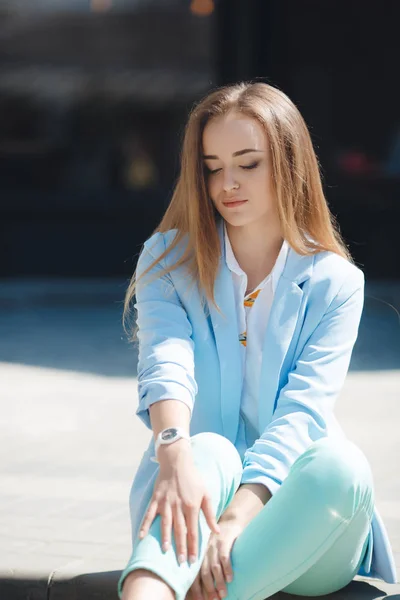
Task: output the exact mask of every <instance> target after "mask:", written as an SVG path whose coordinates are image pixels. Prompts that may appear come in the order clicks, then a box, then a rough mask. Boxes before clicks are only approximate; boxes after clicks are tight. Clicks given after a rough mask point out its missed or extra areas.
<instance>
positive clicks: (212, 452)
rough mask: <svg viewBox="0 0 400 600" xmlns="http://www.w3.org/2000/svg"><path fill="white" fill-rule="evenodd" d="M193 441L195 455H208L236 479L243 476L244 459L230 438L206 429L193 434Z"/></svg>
mask: <svg viewBox="0 0 400 600" xmlns="http://www.w3.org/2000/svg"><path fill="white" fill-rule="evenodd" d="M191 442H192V449H193V452H194V455H195V457H196V456H197V457H204V456H207V457H209V458H210V460H211V461H212V463H214V464H217V465H218V468H219V470H220V471H222V472H223V473H225V474H227V475H228V474H229V475H230V476H231V477H233V478H235V479H237V478H238V477H239V479H240V478H241V476H242V471H243V466H242V460H241V458H240V455H239V452H238V451H237V449H236V447H235V446H234V444H232V442H231V441H230V440H228V438H226V437H224V436H223V435H220V434H218V433H214V432H212V431H204V432H202V433H197V434H196V435H193V436H192V437H191Z"/></svg>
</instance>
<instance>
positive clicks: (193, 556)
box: [189, 554, 196, 565]
mask: <svg viewBox="0 0 400 600" xmlns="http://www.w3.org/2000/svg"><path fill="white" fill-rule="evenodd" d="M189 562H190V564H191V565H193V564H194V563H195V562H196V557H195V555H194V554H191V555H190V556H189Z"/></svg>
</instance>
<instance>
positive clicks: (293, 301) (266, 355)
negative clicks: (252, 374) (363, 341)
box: [258, 248, 314, 434]
mask: <svg viewBox="0 0 400 600" xmlns="http://www.w3.org/2000/svg"><path fill="white" fill-rule="evenodd" d="M313 264H314V256H301V255H299V254H297V253H296V252H295V251H294V250H293V249H292V248H290V249H289V252H288V256H287V260H286V265H285V268H284V271H283V273H282V275H281V277H280V279H279V282H278V285H277V288H276V291H275V295H274V300H273V303H272V307H271V313H270V316H269V320H268V325H267V330H266V332H265V338H264V346H263V356H262V363H261V364H262V366H261V376H260V391H259V402H258V407H259V411H258V414H259V419H258V425H259V431H260V434H261V433H262V432H263V431H264V429H265V427H266V426H267V425H268V423H270V421H271V418H272V415H273V412H274V410H275V400H276V397H277V395H278V391H279V380H280V373H281V369H282V364H283V361H284V359H285V356H286V354H287V351H288V349H289V346H290V343H291V341H292V339H293V335H294V333H295V329H296V325H297V322H298V319H299V316H300V312H301V309H302V306H303V289H302V285H301V284H302V283H304V281H305V280H306V279H308V278H309V277H310V275H311V272H312V268H313Z"/></svg>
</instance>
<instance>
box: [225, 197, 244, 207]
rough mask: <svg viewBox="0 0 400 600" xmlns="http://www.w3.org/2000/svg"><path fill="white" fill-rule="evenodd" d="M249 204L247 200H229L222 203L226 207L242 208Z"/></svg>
mask: <svg viewBox="0 0 400 600" xmlns="http://www.w3.org/2000/svg"><path fill="white" fill-rule="evenodd" d="M245 202H247V199H246V198H230V199H229V200H224V202H223V203H222V204H223V205H224V206H240V205H241V204H244V203H245Z"/></svg>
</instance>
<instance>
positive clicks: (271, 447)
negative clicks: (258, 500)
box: [241, 269, 364, 494]
mask: <svg viewBox="0 0 400 600" xmlns="http://www.w3.org/2000/svg"><path fill="white" fill-rule="evenodd" d="M363 304H364V275H363V273H362V271H360V270H359V269H352V273H351V277H349V278H347V280H346V281H345V282H344V283H343V285H342V286H341V288H340V290H339V292H338V293H337V294H336V296H335V297H334V299H333V300H332V302H331V303H330V306H329V308H328V309H327V310H326V312H325V314H324V315H323V317H322V319H321V320H320V322H319V323H318V325H317V326H316V328H315V329H314V331H313V332H312V334H311V335H310V337H309V339H308V341H307V342H306V344H305V346H304V349H303V350H302V352H301V354H300V356H299V358H298V360H297V361H296V363H295V366H294V368H293V369H292V370H291V372H290V373H289V377H288V381H287V384H286V385H285V386H284V387H283V388H282V389H281V391H280V393H279V395H278V399H277V402H276V409H275V411H274V414H273V417H272V420H271V422H270V423H269V425H268V426H267V427H266V429H265V431H264V432H263V434H262V435H261V437H260V438H259V439H257V440H256V441H255V443H254V445H253V446H252V447H251V448H249V449H248V450H247V451H246V453H245V457H244V462H243V467H244V469H243V475H242V481H241V483H242V484H244V483H261V484H263V485H265V486H266V487H267V488H268V489H269V491H270V492H271V494H274V493H275V492H276V491H277V490H278V488H279V486H280V485H281V484H282V482H283V481H284V479H285V478H286V477H287V475H288V473H289V470H290V467H291V466H292V464H293V463H294V462H295V460H296V459H297V458H298V456H300V455H301V454H302V453H303V452H305V451H306V450H307V448H308V446H310V445H311V444H312V443H313V442H314V441H316V440H318V439H320V438H322V437H326V436H327V432H328V422H329V420H330V416H331V415H332V413H333V409H334V404H335V401H336V398H337V396H338V394H339V392H340V390H341V388H342V386H343V383H344V380H345V377H346V374H347V371H348V368H349V364H350V358H351V354H352V351H353V347H354V344H355V341H356V339H357V335H358V328H359V323H360V319H361V314H362V310H363Z"/></svg>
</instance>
